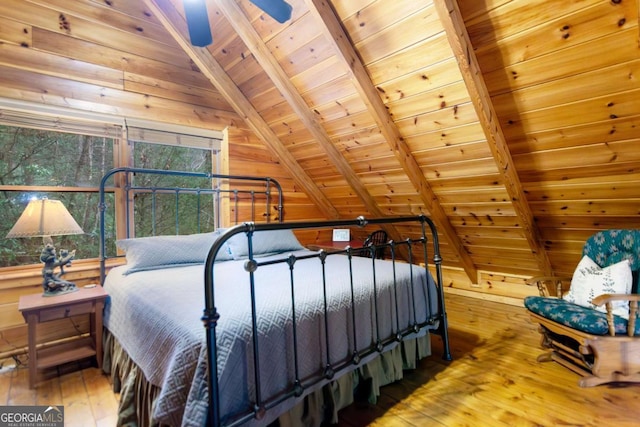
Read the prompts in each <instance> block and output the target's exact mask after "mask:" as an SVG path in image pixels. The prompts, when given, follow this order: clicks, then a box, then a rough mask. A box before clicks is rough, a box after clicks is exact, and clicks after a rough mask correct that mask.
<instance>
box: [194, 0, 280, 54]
mask: <svg viewBox="0 0 640 427" xmlns="http://www.w3.org/2000/svg"><path fill="white" fill-rule="evenodd" d="M249 1H250V2H251V3H253V4H255V5H256V6H257V7H259V8H260V9H262V10H263V11H264V12H265V13H266V14H267V15H269V16H270V17H272V18H273V19H275V20H276V21H278V22H280V23H284V22H287V21H288V20H289V19H291V11H292V7H291V5H290V4H289V3H287V2H286V1H284V0H249ZM184 13H185V16H186V19H187V27H188V28H189V38H190V39H191V44H192V45H194V46H199V47H204V46H208V45H210V44H211V43H212V42H213V39H212V37H211V27H210V26H209V16H208V15H207V4H206V0H184Z"/></svg>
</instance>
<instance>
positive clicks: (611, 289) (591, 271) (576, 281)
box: [564, 255, 632, 319]
mask: <svg viewBox="0 0 640 427" xmlns="http://www.w3.org/2000/svg"><path fill="white" fill-rule="evenodd" d="M631 282H632V278H631V266H630V265H629V260H626V259H625V260H622V261H620V262H618V263H616V264H612V265H610V266H608V267H604V268H602V267H600V266H599V265H598V264H596V263H595V262H594V261H593V260H592V259H591V258H589V257H588V256H586V255H585V256H584V257H582V259H581V260H580V262H579V263H578V267H577V268H576V271H575V272H574V273H573V278H572V279H571V288H570V289H569V292H568V293H567V294H566V295H565V296H564V299H565V300H567V301H569V302H572V303H574V304H578V305H581V306H583V307H589V308H595V309H596V310H598V311H602V312H605V313H606V311H607V309H606V307H605V306H600V307H596V306H594V305H593V304H591V300H592V299H593V298H594V297H597V296H598V295H602V294H628V293H630V292H631ZM612 304H613V314H615V315H617V316H620V317H622V318H624V319H629V302H628V301H614V302H613V303H612Z"/></svg>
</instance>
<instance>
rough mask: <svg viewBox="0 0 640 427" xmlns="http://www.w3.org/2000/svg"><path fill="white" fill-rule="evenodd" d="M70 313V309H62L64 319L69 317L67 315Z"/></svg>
mask: <svg viewBox="0 0 640 427" xmlns="http://www.w3.org/2000/svg"><path fill="white" fill-rule="evenodd" d="M70 312H71V309H70V308H69V307H67V308H65V309H64V317H69V313H70Z"/></svg>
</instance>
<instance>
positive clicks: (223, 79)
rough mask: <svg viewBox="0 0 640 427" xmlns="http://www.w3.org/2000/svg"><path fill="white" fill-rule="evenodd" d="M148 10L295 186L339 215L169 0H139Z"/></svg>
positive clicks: (326, 211)
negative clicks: (190, 34)
mask: <svg viewBox="0 0 640 427" xmlns="http://www.w3.org/2000/svg"><path fill="white" fill-rule="evenodd" d="M143 1H144V3H145V4H146V5H147V7H148V8H149V9H150V11H151V13H152V14H153V15H155V16H156V18H158V20H159V21H160V22H161V23H162V25H163V26H164V27H165V28H166V30H167V31H168V32H169V34H171V36H172V37H173V38H174V39H175V40H176V42H177V43H178V44H179V45H180V47H181V48H182V49H183V50H184V51H185V52H186V54H187V55H188V56H189V58H191V60H192V61H193V62H194V63H195V64H196V65H197V66H198V68H199V69H200V71H201V72H202V73H203V74H204V75H205V76H206V77H207V78H208V79H209V81H210V82H211V84H212V85H213V86H214V87H215V88H216V89H218V91H220V93H221V94H222V96H224V98H225V99H226V100H227V102H229V104H230V105H231V106H232V107H233V109H234V110H235V111H236V113H238V115H240V117H241V118H242V119H244V121H245V122H246V124H247V125H248V126H249V128H250V129H251V130H252V131H253V132H254V133H255V134H256V135H257V136H258V137H259V138H260V139H262V140H263V141H264V142H265V143H266V144H267V146H268V147H269V148H270V149H271V150H272V151H273V153H274V154H275V155H276V156H277V157H278V160H279V161H280V162H281V163H282V165H283V166H284V167H285V168H286V169H287V170H288V171H289V173H290V174H291V177H292V178H293V180H294V182H295V183H296V184H297V185H299V186H300V187H301V188H302V189H303V190H304V191H305V193H306V194H307V196H308V197H309V198H310V199H311V200H312V201H313V203H315V205H316V206H317V207H318V209H320V211H321V212H322V213H323V215H325V217H327V218H330V219H337V218H339V213H338V211H337V209H336V208H335V207H334V206H333V204H332V203H331V201H330V200H329V199H328V198H327V197H326V196H325V195H324V193H322V191H320V189H319V188H318V186H317V185H316V184H315V183H314V181H313V180H312V179H311V177H309V175H308V174H307V173H306V171H305V170H304V169H303V168H302V167H301V166H300V164H299V163H298V162H297V161H296V159H295V158H294V157H293V155H292V154H291V153H290V152H289V151H288V150H287V149H286V147H285V146H284V144H283V143H282V141H280V139H279V138H278V136H277V135H276V134H275V132H274V131H273V130H272V129H271V128H270V127H269V125H268V124H267V123H266V122H265V121H264V119H263V118H262V117H261V116H260V114H259V113H258V112H257V111H256V110H255V108H253V106H252V105H251V103H250V102H249V100H248V99H247V98H246V97H245V96H244V94H243V93H242V91H240V89H239V88H238V87H237V86H236V85H235V83H234V82H233V80H232V79H231V77H229V75H228V74H227V73H226V71H225V70H224V69H223V68H222V66H221V65H220V64H219V63H218V62H217V61H216V60H215V58H214V57H213V55H211V53H210V52H209V51H208V50H207V49H206V48H199V47H194V46H192V45H191V43H190V42H189V37H188V36H187V34H188V30H187V24H186V22H185V20H184V17H183V16H182V15H181V14H180V13H179V12H178V11H177V10H176V9H175V7H174V5H173V4H172V3H171V1H170V0H143Z"/></svg>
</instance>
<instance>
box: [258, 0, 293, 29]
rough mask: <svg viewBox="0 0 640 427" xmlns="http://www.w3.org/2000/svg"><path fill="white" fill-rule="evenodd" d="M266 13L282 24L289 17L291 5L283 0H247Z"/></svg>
mask: <svg viewBox="0 0 640 427" xmlns="http://www.w3.org/2000/svg"><path fill="white" fill-rule="evenodd" d="M249 1H250V2H251V3H253V4H255V5H256V6H258V7H259V8H260V9H262V10H263V11H264V12H265V13H266V14H267V15H269V16H270V17H272V18H273V19H275V20H276V21H278V22H279V23H281V24H283V23H285V22H287V21H288V20H289V19H291V11H292V9H293V8H292V7H291V5H290V4H289V3H287V2H286V1H284V0H249Z"/></svg>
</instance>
